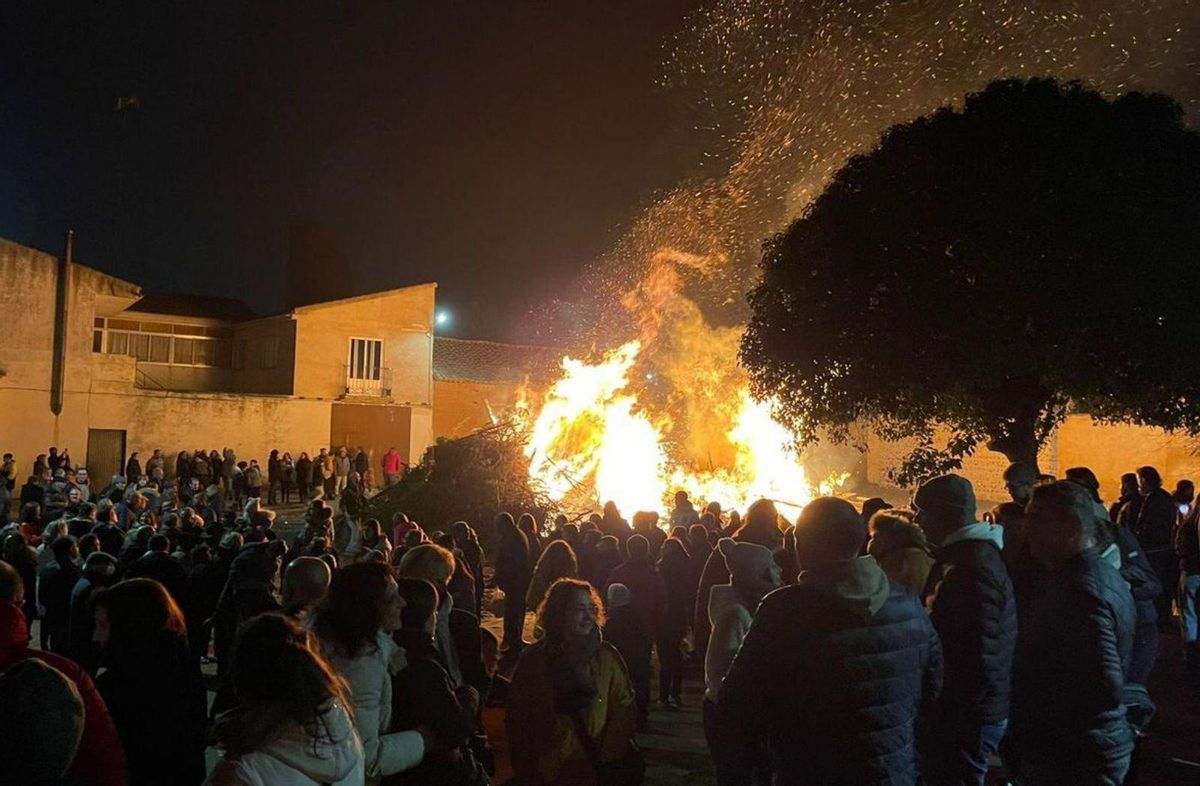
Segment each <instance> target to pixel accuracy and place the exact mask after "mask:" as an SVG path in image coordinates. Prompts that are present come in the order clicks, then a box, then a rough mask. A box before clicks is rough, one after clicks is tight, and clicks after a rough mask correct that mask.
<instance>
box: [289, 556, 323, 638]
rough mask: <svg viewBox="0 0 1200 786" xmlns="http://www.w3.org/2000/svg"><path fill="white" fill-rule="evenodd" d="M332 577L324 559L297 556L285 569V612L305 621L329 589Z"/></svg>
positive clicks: (297, 619)
mask: <svg viewBox="0 0 1200 786" xmlns="http://www.w3.org/2000/svg"><path fill="white" fill-rule="evenodd" d="M332 578H333V574H332V573H331V572H330V570H329V566H328V565H326V564H325V562H324V560H321V559H319V558H317V557H296V559H294V560H292V561H291V562H290V563H288V566H287V568H286V569H285V570H284V571H283V613H284V614H287V615H288V616H290V617H292V618H293V619H295V620H296V621H297V622H304V620H306V619H307V618H308V616H309V614H311V613H312V610H313V609H314V608H316V607H317V604H318V603H320V602H321V599H322V598H324V597H325V593H326V592H328V591H329V582H330V581H331V580H332Z"/></svg>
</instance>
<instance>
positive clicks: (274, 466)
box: [267, 448, 283, 505]
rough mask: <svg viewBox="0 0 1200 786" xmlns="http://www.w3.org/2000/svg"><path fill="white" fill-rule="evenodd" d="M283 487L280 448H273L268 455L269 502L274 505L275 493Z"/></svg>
mask: <svg viewBox="0 0 1200 786" xmlns="http://www.w3.org/2000/svg"><path fill="white" fill-rule="evenodd" d="M282 488H283V476H282V474H281V473H280V460H279V449H278V448H272V450H271V452H270V453H269V454H268V455H267V504H268V505H274V504H276V502H275V493H276V492H277V491H279V490H280V489H282Z"/></svg>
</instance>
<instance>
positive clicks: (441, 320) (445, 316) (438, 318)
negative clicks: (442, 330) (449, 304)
mask: <svg viewBox="0 0 1200 786" xmlns="http://www.w3.org/2000/svg"><path fill="white" fill-rule="evenodd" d="M433 322H434V324H435V325H437V326H438V327H445V326H446V325H448V324H450V312H449V311H439V312H437V314H435V315H434V317H433Z"/></svg>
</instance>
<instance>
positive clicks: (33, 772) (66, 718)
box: [0, 658, 83, 786]
mask: <svg viewBox="0 0 1200 786" xmlns="http://www.w3.org/2000/svg"><path fill="white" fill-rule="evenodd" d="M0 707H3V708H4V711H3V712H0V739H2V740H4V744H3V745H0V773H3V779H4V781H5V782H6V783H22V784H29V785H30V786H36V785H37V784H52V783H59V782H60V779H61V778H62V777H63V775H64V774H65V773H66V771H67V769H68V768H69V767H70V766H71V762H73V761H74V760H75V754H76V753H77V752H78V751H79V741H80V740H81V739H82V738H83V700H82V699H81V698H80V697H79V691H78V690H76V688H75V686H74V685H73V684H71V681H70V680H68V679H67V678H66V677H64V676H63V674H62V672H60V671H58V670H57V669H54V668H52V667H50V666H47V665H46V664H45V663H43V662H41V661H40V660H37V659H36V658H28V659H26V660H23V661H21V662H20V663H18V664H17V665H15V666H13V667H12V668H11V669H9V670H8V671H6V672H5V673H4V674H3V675H2V676H0Z"/></svg>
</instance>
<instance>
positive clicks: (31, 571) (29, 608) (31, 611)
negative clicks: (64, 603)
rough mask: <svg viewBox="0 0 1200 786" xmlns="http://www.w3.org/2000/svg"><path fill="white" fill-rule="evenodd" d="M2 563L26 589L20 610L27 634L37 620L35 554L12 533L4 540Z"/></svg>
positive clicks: (18, 536)
mask: <svg viewBox="0 0 1200 786" xmlns="http://www.w3.org/2000/svg"><path fill="white" fill-rule="evenodd" d="M4 562H7V563H8V564H9V565H10V566H12V568H13V570H15V571H16V572H17V574H18V575H19V576H20V577H21V582H22V584H23V585H24V586H25V587H28V590H27V591H25V592H24V593H22V599H21V604H22V607H21V610H22V612H23V613H24V618H25V627H26V631H25V632H26V633H28V632H29V631H30V630H31V629H32V627H33V621H34V620H35V619H37V614H38V602H37V575H38V559H37V552H35V551H34V550H33V549H32V548H30V547H29V546H28V545H26V544H25V540H24V538H22V537H21V536H20V535H19V534H17V533H15V532H14V533H12V534H11V535H9V536H8V537H6V538H5V539H4ZM43 649H45V647H43Z"/></svg>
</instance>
